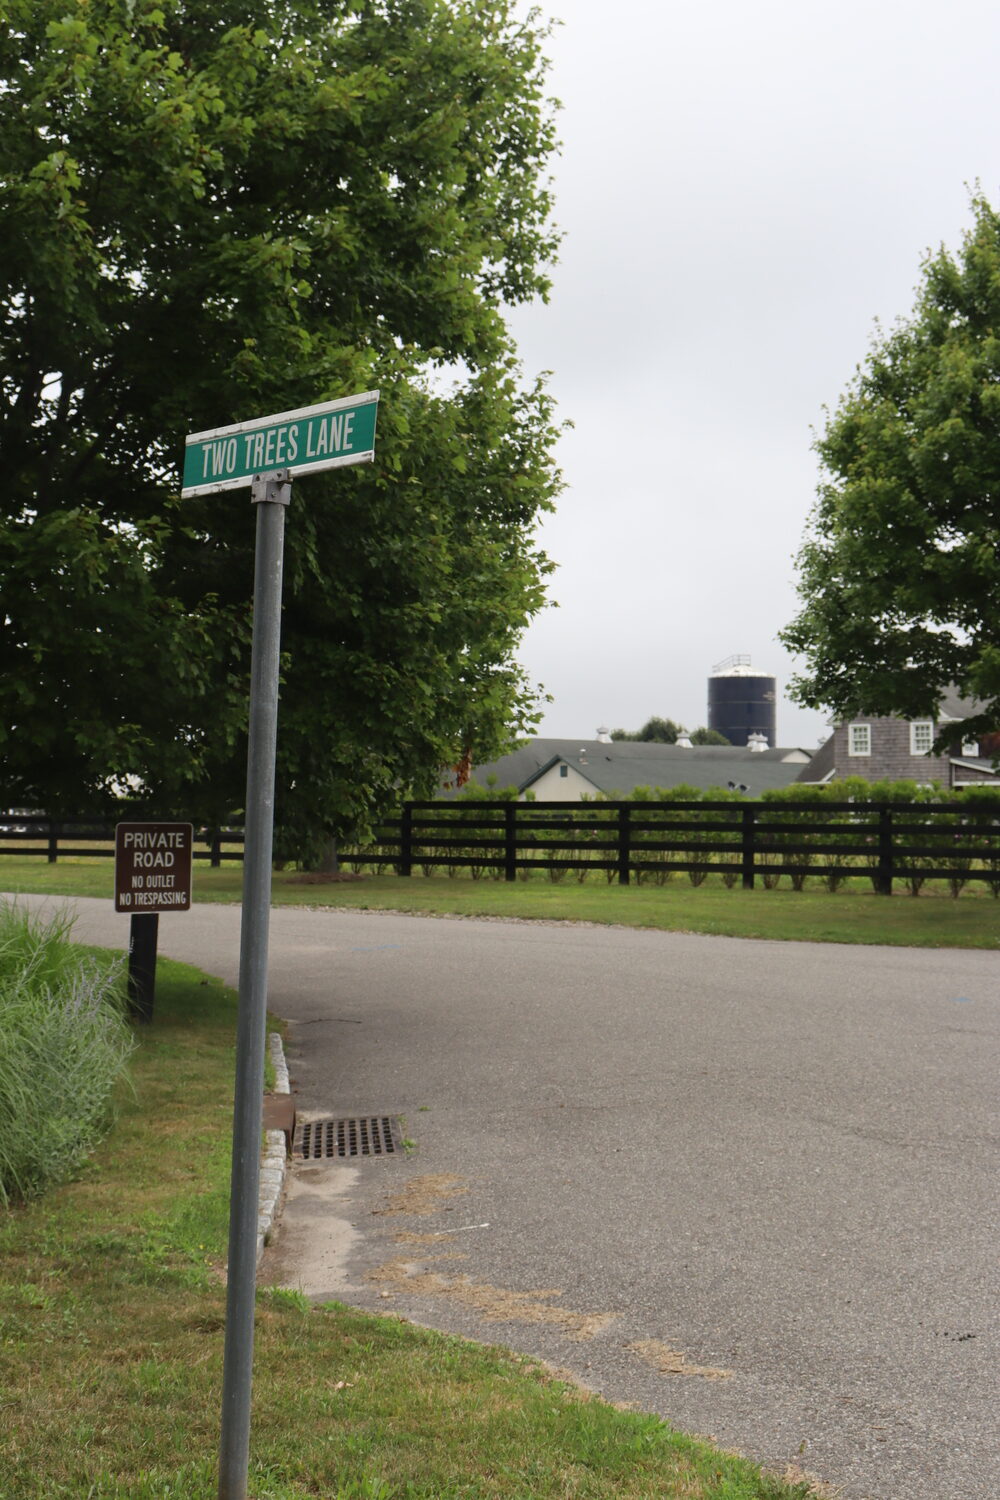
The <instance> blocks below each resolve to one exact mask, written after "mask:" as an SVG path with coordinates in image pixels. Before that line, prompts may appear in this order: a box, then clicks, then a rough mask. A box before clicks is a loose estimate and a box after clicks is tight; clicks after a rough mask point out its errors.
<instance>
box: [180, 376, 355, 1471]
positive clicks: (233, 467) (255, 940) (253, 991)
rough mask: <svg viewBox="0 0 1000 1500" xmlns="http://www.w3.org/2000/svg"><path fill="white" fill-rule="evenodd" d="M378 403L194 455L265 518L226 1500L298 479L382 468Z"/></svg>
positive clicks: (247, 1266) (258, 568) (245, 1332)
mask: <svg viewBox="0 0 1000 1500" xmlns="http://www.w3.org/2000/svg"><path fill="white" fill-rule="evenodd" d="M378 397H379V393H378V391H366V392H365V393H364V394H363V395H360V396H348V397H345V398H344V399H342V400H339V401H327V402H324V403H323V404H322V405H320V406H306V407H301V408H300V409H299V410H297V411H287V412H281V413H279V414H278V415H277V416H272V417H259V418H257V419H256V420H255V421H251V422H238V423H236V424H235V425H234V426H232V427H219V428H214V429H212V430H211V431H208V432H196V433H194V434H192V436H191V437H189V438H188V439H187V441H186V445H185V456H184V480H183V487H182V490H181V494H182V495H184V496H185V497H186V496H193V495H208V494H214V493H215V492H217V491H220V490H230V489H238V488H240V487H241V486H245V485H249V486H250V500H251V503H252V504H253V505H255V506H256V507H257V541H256V553H255V560H254V593H253V641H252V646H251V653H250V723H249V738H248V744H247V793H246V815H245V822H244V827H245V834H244V850H243V910H242V916H241V926H240V988H239V1009H238V1012H237V1021H236V1087H235V1097H234V1104H233V1168H232V1178H231V1186H230V1210H229V1263H228V1279H227V1286H226V1338H225V1348H224V1352H223V1367H222V1424H221V1433H220V1441H219V1500H246V1495H247V1474H248V1470H249V1464H250V1397H251V1389H252V1384H253V1321H254V1302H255V1299H256V1291H257V1201H258V1191H259V1179H260V1141H261V1132H262V1129H263V1104H264V1043H265V1040H266V1037H265V1030H266V1021H267V954H268V926H269V917H270V910H271V851H272V843H273V833H274V768H275V758H276V750H277V737H278V675H279V672H278V669H279V660H280V643H281V581H282V572H283V568H284V536H285V510H286V508H287V506H288V504H289V502H290V500H291V495H292V479H293V477H294V476H295V475H297V474H315V473H317V472H319V471H320V470H322V469H334V468H340V467H342V466H343V465H345V464H361V463H371V462H372V461H373V460H374V457H375V417H376V412H377V409H378Z"/></svg>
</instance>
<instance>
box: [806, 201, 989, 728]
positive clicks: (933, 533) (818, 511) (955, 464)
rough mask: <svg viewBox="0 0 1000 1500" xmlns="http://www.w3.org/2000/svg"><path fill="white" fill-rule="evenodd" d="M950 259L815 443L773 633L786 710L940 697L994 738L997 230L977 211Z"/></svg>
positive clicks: (845, 711)
mask: <svg viewBox="0 0 1000 1500" xmlns="http://www.w3.org/2000/svg"><path fill="white" fill-rule="evenodd" d="M972 213H973V223H972V227H971V228H970V229H969V230H968V232H967V233H966V234H965V236H964V239H963V242H962V245H961V248H960V250H959V251H958V253H957V254H955V255H953V254H951V253H950V252H949V251H947V250H946V249H941V250H940V251H938V252H937V253H936V254H934V255H930V256H929V257H928V258H927V259H926V261H925V263H924V266H923V273H922V280H921V283H920V286H919V288H918V295H917V299H916V303H915V307H914V310H913V313H912V315H911V316H910V317H909V318H908V319H906V320H904V321H901V322H900V323H899V324H898V325H896V326H895V327H894V328H893V329H892V330H891V331H889V332H881V331H880V332H879V333H878V334H877V336H876V338H875V340H874V342H873V344H872V347H871V349H870V351H869V353H868V356H867V358H866V360H865V362H864V364H863V365H862V366H861V367H860V368H859V370H858V372H857V375H856V377H855V379H854V381H853V383H852V385H851V386H850V388H849V389H848V391H847V393H846V395H845V396H844V397H843V399H842V400H841V402H840V404H839V406H838V407H837V408H836V410H835V411H833V412H832V413H831V414H830V415H829V417H828V420H827V423H826V428H825V430H824V432H823V433H822V435H821V436H820V437H819V438H818V440H817V442H816V445H815V446H816V451H817V452H818V454H819V456H820V460H821V464H822V470H823V474H822V479H821V483H820V486H819V491H818V500H817V503H816V506H815V509H814V511H813V514H812V517H811V521H810V525H809V529H808V532H807V535H806V539H805V541H804V544H803V547H802V550H801V552H800V554H799V559H798V567H799V585H798V588H799V595H800V598H801V600H802V609H801V611H800V613H799V614H798V616H797V617H796V618H795V620H793V622H792V623H791V624H790V625H789V626H788V627H787V628H786V629H785V630H784V631H783V632H782V633H781V638H782V640H783V641H784V643H785V644H786V645H787V646H788V647H790V648H791V649H792V650H793V651H796V652H801V653H802V654H803V655H804V657H805V659H806V663H807V665H806V669H805V670H804V671H803V672H802V673H801V674H799V675H798V676H797V677H796V678H795V679H794V681H793V684H792V692H793V695H794V696H795V697H796V698H797V699H798V701H799V702H800V703H803V704H805V705H807V706H809V707H813V708H829V709H832V710H833V711H834V712H835V713H836V714H837V715H838V717H848V716H851V715H854V714H857V713H873V714H883V715H900V716H902V717H905V718H911V719H912V718H918V717H925V716H926V717H930V716H933V715H934V714H935V711H936V708H937V706H938V704H939V702H940V699H941V697H942V695H943V694H944V692H945V691H946V690H947V689H948V688H949V687H951V686H954V687H955V688H957V689H958V691H959V693H960V694H961V695H962V696H965V697H968V698H973V699H977V700H978V701H979V705H980V711H979V712H977V713H976V714H975V715H973V716H971V717H969V718H967V719H965V720H964V721H963V722H962V724H960V725H958V726H954V725H953V726H952V727H951V734H950V736H949V738H952V739H955V738H964V737H972V736H974V735H976V734H979V733H982V732H984V731H988V730H990V729H994V728H996V727H998V725H1000V545H998V544H1000V217H998V214H997V211H996V210H995V209H994V208H993V207H992V206H991V205H990V204H989V203H988V202H987V201H986V199H985V198H983V197H981V196H979V197H976V198H975V199H974V200H973V203H972Z"/></svg>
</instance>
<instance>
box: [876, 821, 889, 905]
mask: <svg viewBox="0 0 1000 1500" xmlns="http://www.w3.org/2000/svg"><path fill="white" fill-rule="evenodd" d="M892 875H893V847H892V808H891V807H883V808H882V809H881V810H880V811H879V815H878V874H877V876H876V877H875V890H876V893H877V894H878V895H879V896H891V895H892Z"/></svg>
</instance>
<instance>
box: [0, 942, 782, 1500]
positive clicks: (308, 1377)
mask: <svg viewBox="0 0 1000 1500" xmlns="http://www.w3.org/2000/svg"><path fill="white" fill-rule="evenodd" d="M234 1019H235V997H234V995H233V994H232V992H231V991H229V990H227V989H226V988H225V987H224V986H223V985H221V984H220V983H219V982H218V981H216V980H214V979H209V978H206V977H205V976H203V975H201V974H199V973H198V972H197V971H195V970H193V969H190V968H187V967H186V966H184V965H181V964H176V963H172V962H170V961H168V960H164V959H161V960H160V962H159V969H158V983H157V1002H156V1019H155V1022H154V1024H153V1025H152V1026H151V1027H149V1028H146V1029H144V1030H143V1032H142V1034H141V1036H140V1043H139V1048H138V1051H137V1052H136V1053H135V1054H134V1058H133V1064H132V1079H133V1084H132V1087H131V1088H130V1089H128V1090H124V1091H123V1092H122V1096H121V1099H120V1113H119V1119H118V1123H117V1125H116V1127H115V1129H114V1131H113V1133H112V1135H111V1136H110V1137H109V1138H108V1139H107V1140H106V1141H105V1143H104V1145H103V1146H102V1147H101V1149H100V1151H99V1152H98V1154H97V1156H96V1157H95V1158H94V1159H93V1160H92V1161H91V1162H90V1163H89V1164H88V1165H87V1166H86V1167H85V1168H84V1169H83V1171H82V1173H81V1174H80V1176H79V1177H78V1179H77V1180H76V1181H74V1182H72V1183H70V1184H69V1185H68V1186H66V1187H64V1188H61V1189H58V1190H57V1191H55V1192H53V1193H50V1194H49V1195H48V1196H47V1197H46V1198H44V1199H41V1200H39V1201H37V1202H35V1203H33V1204H32V1205H31V1206H30V1207H28V1208H22V1209H17V1210H14V1211H12V1212H9V1213H7V1214H5V1215H3V1216H2V1217H0V1332H2V1338H0V1406H2V1408H3V1411H2V1422H0V1433H2V1436H0V1496H2V1497H3V1500H43V1497H44V1500H57V1497H65V1500H83V1497H88V1500H214V1496H215V1493H216V1483H217V1481H216V1478H215V1471H216V1449H217V1444H218V1420H219V1392H220V1383H221V1361H222V1347H223V1320H224V1311H225V1298H224V1291H223V1288H222V1285H221V1280H220V1276H219V1269H220V1267H221V1265H222V1260H223V1256H224V1253H225V1239H226V1220H227V1211H228V1210H227V1200H228V1156H229V1151H228V1145H229V1137H230V1125H231V1098H232V1082H233V1037H234ZM254 1393H255V1406H254V1418H253V1435H252V1455H251V1456H252V1461H251V1485H250V1493H251V1495H252V1496H253V1497H255V1500H310V1497H311V1500H316V1497H320V1500H452V1497H454V1500H458V1497H459V1496H461V1497H463V1500H549V1497H551V1500H556V1497H559V1500H563V1497H570V1496H572V1497H575V1500H602V1497H609V1500H610V1497H618V1500H647V1497H649V1496H654V1495H655V1496H657V1497H661V1500H709V1497H713V1500H793V1497H805V1496H806V1495H807V1494H809V1493H811V1491H810V1490H809V1489H808V1487H807V1486H806V1485H805V1484H804V1483H787V1482H785V1481H783V1480H779V1479H777V1478H771V1477H769V1476H766V1475H764V1474H762V1473H761V1472H760V1471H759V1470H758V1469H757V1468H756V1467H754V1466H753V1465H751V1464H749V1463H746V1462H744V1461H742V1460H740V1459H736V1458H733V1457H731V1456H728V1455H724V1454H722V1453H720V1452H718V1451H717V1450H715V1449H713V1448H712V1447H710V1446H708V1445H707V1444H705V1443H702V1442H696V1441H693V1440H691V1439H688V1438H686V1437H683V1436H681V1435H679V1434H677V1433H675V1432H673V1431H672V1430H671V1429H669V1428H668V1427H667V1426H665V1424H664V1423H662V1422H661V1421H660V1420H659V1419H658V1418H654V1417H651V1416H645V1415H641V1414H636V1413H628V1412H620V1411H617V1410H615V1409H614V1408H612V1407H610V1406H608V1405H607V1404H605V1403H604V1402H602V1401H600V1400H599V1399H596V1398H590V1397H586V1396H583V1395H581V1393H580V1392H578V1391H576V1390H574V1389H572V1388H570V1387H568V1386H566V1385H564V1384H562V1383H560V1382H559V1381H557V1380H555V1379H553V1378H552V1377H551V1376H550V1375H549V1374H547V1373H546V1372H545V1371H544V1370H542V1369H540V1368H538V1367H536V1366H535V1365H533V1364H532V1363H531V1362H530V1361H527V1360H524V1359H522V1358H520V1357H518V1356H514V1355H511V1354H507V1353H505V1352H503V1351H501V1350H497V1349H489V1348H485V1347H481V1346H479V1345H475V1344H469V1343H465V1342H462V1341H460V1340H457V1339H454V1338H450V1337H445V1336H442V1335H437V1334H433V1333H428V1332H426V1331H422V1330H419V1329H417V1328H415V1327H413V1326H412V1325H410V1324H407V1323H406V1322H404V1321H402V1320H400V1319H398V1318H376V1317H371V1316H367V1315H361V1314H358V1313H356V1312H354V1311H352V1310H350V1309H348V1308H346V1307H343V1306H340V1305H336V1304H331V1305H329V1306H327V1307H323V1308H315V1309H314V1308H310V1307H309V1306H308V1305H307V1304H306V1303H305V1302H304V1300H303V1299H302V1298H301V1297H300V1296H299V1295H298V1294H294V1293H283V1292H279V1291H274V1290H270V1291H269V1290H266V1289H265V1290H262V1292H261V1294H260V1297H259V1305H258V1315H257V1335H256V1359H255V1387H254Z"/></svg>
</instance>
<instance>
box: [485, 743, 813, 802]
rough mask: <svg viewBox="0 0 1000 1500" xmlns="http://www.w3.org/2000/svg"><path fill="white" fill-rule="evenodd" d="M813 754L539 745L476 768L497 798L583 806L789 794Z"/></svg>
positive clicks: (706, 747)
mask: <svg viewBox="0 0 1000 1500" xmlns="http://www.w3.org/2000/svg"><path fill="white" fill-rule="evenodd" d="M809 755H810V752H809V751H808V750H799V749H787V750H781V749H777V750H768V749H750V748H747V747H745V746H740V745H661V744H654V743H648V742H643V741H637V740H605V739H595V740H562V739H534V740H530V741H529V742H528V743H527V744H525V745H524V746H522V747H521V748H520V749H518V750H514V751H512V752H511V754H510V755H502V756H501V757H500V758H499V760H494V761H489V762H487V763H486V764H484V765H481V766H476V767H475V768H474V769H473V771H472V780H473V781H475V782H478V783H479V785H480V786H483V787H487V788H489V787H495V788H496V789H497V790H500V789H501V788H506V787H510V786H514V787H516V788H517V791H518V796H519V798H520V800H521V801H524V799H525V797H526V796H527V795H528V793H529V792H530V793H531V794H532V795H533V796H534V798H535V799H536V800H537V801H539V802H579V801H581V800H582V798H583V797H585V796H586V797H596V796H598V795H599V794H603V795H604V796H605V797H614V796H622V797H628V796H630V795H631V793H632V792H633V791H634V790H635V788H636V787H639V786H648V787H650V788H651V789H652V788H656V787H664V788H669V787H675V786H693V787H698V788H700V789H701V790H702V791H709V790H711V789H713V788H718V789H723V790H724V789H726V788H733V787H739V788H740V789H742V790H744V791H745V792H746V793H747V794H748V795H749V796H751V797H759V796H760V795H761V793H762V792H766V791H770V790H771V789H772V788H775V787H783V786H788V785H789V784H790V783H791V782H793V781H794V780H795V778H796V776H797V775H798V773H799V771H801V770H803V769H805V768H807V766H808V762H809Z"/></svg>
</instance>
